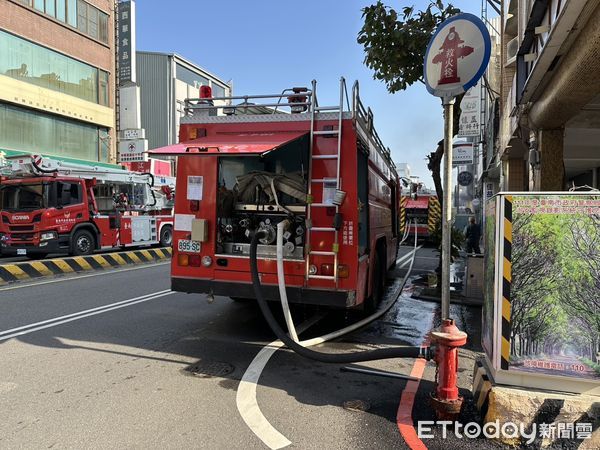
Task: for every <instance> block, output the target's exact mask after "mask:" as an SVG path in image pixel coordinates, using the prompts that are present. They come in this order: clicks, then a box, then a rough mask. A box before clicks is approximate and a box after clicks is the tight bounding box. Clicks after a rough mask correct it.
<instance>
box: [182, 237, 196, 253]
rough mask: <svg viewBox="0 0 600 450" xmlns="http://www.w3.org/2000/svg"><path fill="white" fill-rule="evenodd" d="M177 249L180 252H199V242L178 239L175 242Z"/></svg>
mask: <svg viewBox="0 0 600 450" xmlns="http://www.w3.org/2000/svg"><path fill="white" fill-rule="evenodd" d="M177 250H179V251H180V252H188V253H200V242H198V241H190V240H187V239H180V240H179V241H178V242H177Z"/></svg>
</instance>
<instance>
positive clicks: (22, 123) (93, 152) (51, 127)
mask: <svg viewBox="0 0 600 450" xmlns="http://www.w3.org/2000/svg"><path fill="white" fill-rule="evenodd" d="M98 141H99V139H98V127H96V126H94V125H92V124H86V123H83V122H77V121H74V120H69V119H66V118H62V117H59V116H54V115H51V114H44V113H41V112H39V111H36V112H34V111H31V110H28V109H25V108H19V107H17V106H12V105H8V104H0V148H6V149H14V150H20V151H24V152H33V153H44V154H46V153H47V154H53V155H57V156H68V157H72V158H80V159H87V160H90V161H98V152H99V142H98ZM107 159H108V157H107V158H106V159H105V160H103V161H104V162H107Z"/></svg>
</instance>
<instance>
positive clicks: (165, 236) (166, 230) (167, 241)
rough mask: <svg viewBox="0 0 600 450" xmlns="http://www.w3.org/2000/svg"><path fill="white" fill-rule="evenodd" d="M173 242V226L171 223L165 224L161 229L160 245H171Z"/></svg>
mask: <svg viewBox="0 0 600 450" xmlns="http://www.w3.org/2000/svg"><path fill="white" fill-rule="evenodd" d="M172 243H173V228H172V227H171V226H170V225H165V226H164V227H162V228H161V229H160V246H161V247H170V246H171V244H172Z"/></svg>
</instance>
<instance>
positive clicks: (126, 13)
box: [117, 1, 136, 85]
mask: <svg viewBox="0 0 600 450" xmlns="http://www.w3.org/2000/svg"><path fill="white" fill-rule="evenodd" d="M118 14H119V17H118V25H119V31H118V38H119V40H118V42H117V52H118V53H117V54H118V57H119V85H122V84H123V83H126V82H132V83H135V81H136V78H135V70H136V69H135V51H136V46H135V2H134V1H125V2H120V3H119V7H118Z"/></svg>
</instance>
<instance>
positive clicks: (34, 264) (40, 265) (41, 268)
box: [29, 261, 54, 276]
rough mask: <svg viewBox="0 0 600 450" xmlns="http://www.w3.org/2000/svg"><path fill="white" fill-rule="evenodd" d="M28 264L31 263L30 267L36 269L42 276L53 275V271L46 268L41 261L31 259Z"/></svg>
mask: <svg viewBox="0 0 600 450" xmlns="http://www.w3.org/2000/svg"><path fill="white" fill-rule="evenodd" d="M29 264H30V265H31V267H33V268H34V269H35V270H37V271H38V272H39V273H41V274H42V275H44V276H50V275H54V273H53V272H52V271H51V270H50V269H48V268H47V267H46V266H45V265H44V264H43V263H41V262H39V261H32V262H30V263H29Z"/></svg>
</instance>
